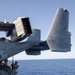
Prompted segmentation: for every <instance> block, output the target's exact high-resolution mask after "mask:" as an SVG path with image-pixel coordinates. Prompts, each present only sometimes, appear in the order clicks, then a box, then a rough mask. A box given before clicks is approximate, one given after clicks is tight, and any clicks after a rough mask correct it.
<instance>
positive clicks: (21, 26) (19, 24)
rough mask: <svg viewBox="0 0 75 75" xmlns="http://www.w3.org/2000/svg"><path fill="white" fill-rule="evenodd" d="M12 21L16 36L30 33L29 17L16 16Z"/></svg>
mask: <svg viewBox="0 0 75 75" xmlns="http://www.w3.org/2000/svg"><path fill="white" fill-rule="evenodd" d="M14 23H15V28H16V32H17V36H28V35H29V34H31V33H32V29H31V26H30V22H29V18H18V20H16V21H14Z"/></svg>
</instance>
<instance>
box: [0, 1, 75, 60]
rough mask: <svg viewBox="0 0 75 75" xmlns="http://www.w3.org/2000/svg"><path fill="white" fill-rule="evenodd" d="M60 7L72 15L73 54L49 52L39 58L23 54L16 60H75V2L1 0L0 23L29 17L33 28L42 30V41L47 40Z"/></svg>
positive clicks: (70, 19) (70, 26)
mask: <svg viewBox="0 0 75 75" xmlns="http://www.w3.org/2000/svg"><path fill="white" fill-rule="evenodd" d="M60 7H63V8H66V9H67V10H68V11H69V13H70V14H69V31H70V32H71V33H72V36H71V39H72V40H71V43H72V47H71V52H68V53H57V52H51V51H50V50H49V51H44V52H42V53H41V55H39V56H28V55H26V53H25V52H22V53H20V54H17V55H16V56H15V59H55V58H75V26H74V24H75V0H0V21H4V20H5V19H6V20H7V21H9V22H13V21H14V20H16V19H17V18H18V17H29V18H30V22H31V26H32V28H37V29H41V40H45V39H46V36H47V34H48V31H49V29H50V26H51V23H52V20H53V18H54V15H55V13H56V10H57V8H60ZM1 34H2V33H1ZM1 36H2V35H1Z"/></svg>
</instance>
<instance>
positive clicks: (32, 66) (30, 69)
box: [17, 59, 75, 75]
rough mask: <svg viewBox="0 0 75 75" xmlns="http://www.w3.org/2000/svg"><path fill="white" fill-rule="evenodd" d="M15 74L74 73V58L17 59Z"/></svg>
mask: <svg viewBox="0 0 75 75" xmlns="http://www.w3.org/2000/svg"><path fill="white" fill-rule="evenodd" d="M18 64H19V69H18V74H17V75H75V59H50V60H19V61H18Z"/></svg>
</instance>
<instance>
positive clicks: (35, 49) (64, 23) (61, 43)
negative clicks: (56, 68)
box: [0, 8, 71, 61]
mask: <svg viewBox="0 0 75 75" xmlns="http://www.w3.org/2000/svg"><path fill="white" fill-rule="evenodd" d="M4 24H7V23H4ZM68 24H69V12H68V10H67V9H63V8H59V9H58V10H57V12H56V15H55V17H54V20H53V22H52V25H51V28H50V30H49V34H48V36H47V39H46V40H45V41H41V31H40V30H39V29H33V30H32V28H31V25H30V22H29V18H20V19H18V20H16V21H14V22H13V23H12V25H11V26H12V28H9V29H8V27H11V26H9V25H10V23H8V25H7V27H6V28H7V30H6V31H5V32H7V37H8V36H10V37H11V38H10V41H9V40H7V39H4V38H1V39H0V61H2V60H5V59H7V58H9V57H11V56H13V55H16V54H18V53H20V52H22V51H25V52H26V54H27V55H39V54H41V51H44V50H48V49H50V50H51V51H54V52H69V51H71V34H70V32H69V30H68V28H69V27H68V26H69V25H68ZM0 27H2V25H1V23H0ZM0 29H2V28H0ZM3 30H4V29H3ZM26 37H28V39H27V41H24V42H21V40H22V39H25V38H26Z"/></svg>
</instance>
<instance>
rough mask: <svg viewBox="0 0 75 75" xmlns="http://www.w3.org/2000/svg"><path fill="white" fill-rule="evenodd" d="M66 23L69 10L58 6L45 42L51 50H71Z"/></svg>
mask: <svg viewBox="0 0 75 75" xmlns="http://www.w3.org/2000/svg"><path fill="white" fill-rule="evenodd" d="M68 24H69V12H68V11H67V10H66V9H63V8H59V9H58V10H57V12H56V15H55V17H54V20H53V22H52V25H51V28H50V31H49V34H48V37H47V43H48V46H49V48H50V49H51V51H55V52H68V51H71V35H70V32H69V30H68V28H69V27H68Z"/></svg>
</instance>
